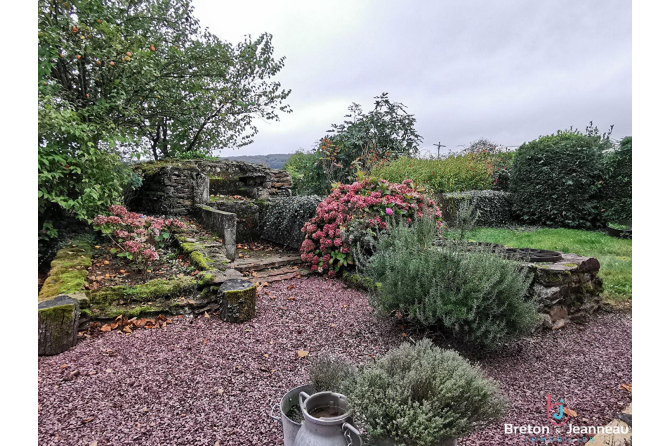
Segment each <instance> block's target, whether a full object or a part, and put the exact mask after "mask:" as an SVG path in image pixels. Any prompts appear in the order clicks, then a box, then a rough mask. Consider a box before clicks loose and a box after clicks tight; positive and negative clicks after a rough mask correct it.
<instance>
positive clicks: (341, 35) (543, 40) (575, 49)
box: [195, 0, 632, 155]
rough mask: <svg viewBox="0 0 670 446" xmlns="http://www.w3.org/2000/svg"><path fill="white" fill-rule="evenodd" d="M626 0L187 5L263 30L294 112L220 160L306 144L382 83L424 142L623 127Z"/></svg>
mask: <svg viewBox="0 0 670 446" xmlns="http://www.w3.org/2000/svg"><path fill="white" fill-rule="evenodd" d="M631 9H632V8H631V3H630V2H629V1H600V0H599V1H588V2H584V1H577V0H572V1H552V2H541V1H540V2H539V1H535V0H533V1H510V2H492V1H472V0H471V1H467V2H463V1H457V2H453V1H431V2H428V1H421V2H410V1H366V2H363V1H341V0H339V1H330V2H328V1H319V2H314V1H300V2H298V1H291V2H280V1H247V2H244V4H242V2H238V3H236V4H234V5H231V4H229V3H228V2H214V1H206V0H196V1H195V13H196V16H197V17H199V18H200V20H201V22H202V23H203V25H205V26H208V27H210V29H211V30H212V31H213V32H214V33H216V34H217V35H218V36H219V37H221V38H223V39H225V40H229V41H231V42H237V41H239V40H241V39H242V37H243V35H244V34H251V35H252V36H257V35H258V34H260V33H261V32H264V31H267V32H269V33H271V34H272V35H273V43H274V46H275V54H276V55H277V56H286V66H285V68H284V69H283V70H282V72H281V73H280V74H279V75H278V77H277V78H278V80H280V81H281V83H282V85H283V86H284V87H285V88H290V89H292V90H293V92H292V94H291V96H290V97H289V100H288V103H289V104H290V105H291V107H292V108H293V110H294V112H293V113H292V114H290V115H284V116H282V118H281V121H279V122H272V123H263V122H258V127H259V130H260V132H259V134H258V135H257V137H256V138H255V142H254V144H252V145H250V146H247V147H245V148H242V149H240V150H235V151H233V150H231V149H226V150H223V151H222V152H221V153H222V154H223V155H226V154H233V153H235V154H262V153H287V152H293V151H295V150H297V149H300V148H302V149H309V148H311V147H313V145H314V142H315V141H316V140H317V139H318V138H319V137H321V136H323V135H324V132H325V130H327V129H328V128H329V127H330V124H332V123H335V122H341V121H342V119H343V116H344V114H346V111H347V110H346V109H347V106H348V105H349V104H350V103H351V102H358V103H361V104H362V105H363V106H364V108H365V109H370V108H371V107H372V103H373V97H374V96H376V95H378V94H380V93H381V92H383V91H387V92H389V94H390V98H391V99H392V100H394V101H399V102H402V103H404V104H405V105H406V106H407V107H408V110H409V112H410V113H413V114H414V115H416V118H417V130H418V132H419V133H420V134H421V135H422V136H423V137H424V148H426V149H428V148H432V149H434V147H432V144H433V143H437V142H438V141H441V142H442V144H446V145H447V146H448V147H449V148H452V149H455V148H457V146H459V145H464V144H467V143H469V142H471V141H474V140H475V139H477V138H480V137H486V138H489V139H491V140H493V141H496V142H499V143H501V144H505V145H510V146H517V145H520V144H521V143H523V142H524V141H528V140H531V139H534V138H536V137H537V136H539V135H541V134H548V133H552V132H554V131H556V130H557V129H562V128H567V127H570V126H571V125H573V126H576V127H579V128H582V129H583V128H584V127H585V126H586V124H587V123H588V121H590V120H593V121H594V123H595V124H596V125H598V126H599V127H600V128H601V129H605V128H607V127H608V126H609V125H610V124H614V136H615V137H616V138H620V137H623V136H625V135H630V134H631V133H632V10H631Z"/></svg>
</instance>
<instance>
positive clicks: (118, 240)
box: [93, 205, 186, 266]
mask: <svg viewBox="0 0 670 446" xmlns="http://www.w3.org/2000/svg"><path fill="white" fill-rule="evenodd" d="M109 211H110V212H111V213H112V215H109V216H105V215H98V216H97V217H95V218H94V219H93V227H94V228H95V229H96V230H98V231H100V232H102V233H103V234H105V235H107V236H108V237H109V238H110V239H111V240H112V241H113V242H114V244H115V245H116V246H117V247H116V248H112V250H111V253H112V254H116V255H117V256H119V257H125V258H127V259H129V260H131V261H133V262H135V263H136V264H138V265H139V266H146V264H148V263H151V262H153V261H155V260H158V252H156V248H157V247H163V246H166V245H168V244H170V243H171V242H172V237H173V234H174V233H175V232H178V231H180V230H182V229H184V228H185V227H186V225H185V224H184V223H183V222H181V221H179V220H173V219H167V220H164V219H162V218H155V217H148V216H145V215H140V214H136V213H135V212H129V211H128V210H127V209H126V208H125V207H123V206H120V205H112V206H110V207H109Z"/></svg>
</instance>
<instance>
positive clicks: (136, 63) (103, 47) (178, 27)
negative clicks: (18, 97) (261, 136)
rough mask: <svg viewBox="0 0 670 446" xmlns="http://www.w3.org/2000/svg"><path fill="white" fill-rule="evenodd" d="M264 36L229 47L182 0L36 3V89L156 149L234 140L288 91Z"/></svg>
mask: <svg viewBox="0 0 670 446" xmlns="http://www.w3.org/2000/svg"><path fill="white" fill-rule="evenodd" d="M272 53H273V47H272V36H270V35H269V34H262V35H261V36H260V37H258V38H257V39H252V38H251V37H247V38H245V40H244V42H241V43H239V44H237V45H236V46H233V45H231V44H230V43H227V42H223V41H221V40H220V39H219V38H217V37H216V36H215V35H213V34H212V33H211V32H209V31H208V30H207V29H204V30H203V29H202V28H201V27H200V24H199V22H198V20H197V19H196V18H195V17H194V16H193V7H192V6H191V4H190V0H177V1H174V0H139V1H132V0H92V1H79V0H74V1H72V2H67V1H66V2H63V1H62V0H41V1H40V2H39V56H38V58H39V67H40V70H39V73H40V91H41V92H42V93H44V94H49V95H51V96H54V97H56V98H57V100H58V101H63V102H66V103H68V104H70V105H71V106H72V109H73V110H74V111H75V112H77V113H80V114H81V115H82V116H83V117H85V119H84V121H86V122H98V123H107V124H108V126H109V127H111V128H113V129H114V131H115V132H117V133H119V134H121V135H125V136H127V137H129V138H130V139H131V141H128V144H126V145H125V148H126V150H127V151H130V152H135V151H137V143H138V142H140V143H142V147H144V148H147V149H149V150H150V152H151V154H152V155H153V157H154V158H156V159H158V158H159V157H168V156H171V155H174V154H176V153H179V152H193V151H205V152H210V151H211V150H212V149H214V148H217V147H240V146H243V145H246V144H249V143H250V142H252V139H251V138H252V137H253V136H254V135H255V134H256V133H257V129H256V127H255V126H254V125H253V118H254V117H261V118H263V119H266V120H277V119H278V114H277V113H278V111H286V112H290V109H289V107H288V106H287V105H284V104H282V102H283V100H285V99H286V98H287V97H288V95H289V93H290V91H285V90H281V85H280V84H279V83H278V82H273V81H270V80H269V79H270V78H271V77H272V76H274V75H275V74H277V72H279V70H281V68H282V67H283V66H284V58H280V59H278V60H275V59H274V58H273V56H272Z"/></svg>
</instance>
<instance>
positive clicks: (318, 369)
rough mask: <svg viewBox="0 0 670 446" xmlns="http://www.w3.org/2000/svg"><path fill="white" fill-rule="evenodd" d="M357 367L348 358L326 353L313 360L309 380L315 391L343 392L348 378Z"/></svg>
mask: <svg viewBox="0 0 670 446" xmlns="http://www.w3.org/2000/svg"><path fill="white" fill-rule="evenodd" d="M355 371H356V370H355V368H354V366H352V365H351V364H350V363H349V362H347V361H346V360H343V359H342V358H337V357H335V356H333V355H330V354H326V355H320V356H317V357H316V358H315V359H313V360H312V364H311V367H310V369H309V382H310V383H311V384H312V389H313V390H314V392H326V391H328V392H338V393H343V392H344V387H345V385H346V382H347V380H349V379H351V377H352V376H353V375H354V373H355Z"/></svg>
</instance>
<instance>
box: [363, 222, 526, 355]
mask: <svg viewBox="0 0 670 446" xmlns="http://www.w3.org/2000/svg"><path fill="white" fill-rule="evenodd" d="M435 230H436V225H435V223H434V222H433V221H431V220H430V219H421V220H419V221H417V222H416V223H415V225H413V226H412V227H409V228H408V227H406V226H404V225H400V226H395V227H393V228H392V229H391V230H389V231H388V234H387V235H383V236H382V237H380V238H379V242H378V244H377V247H376V250H375V254H374V255H373V256H372V257H371V258H370V260H369V262H368V263H367V265H366V266H365V269H364V271H365V273H366V275H368V276H369V277H370V278H371V279H372V280H373V281H374V282H379V283H381V288H379V289H377V290H375V291H374V293H373V295H372V299H371V301H372V304H373V306H374V307H375V308H376V309H377V310H378V312H379V313H381V314H389V313H390V312H393V311H398V312H399V313H400V314H401V315H402V316H403V317H404V318H406V319H407V320H408V321H411V322H416V323H419V324H421V325H425V326H430V325H439V326H441V327H443V328H445V329H447V330H449V331H450V332H451V333H452V334H453V335H454V336H455V337H456V338H459V339H460V340H462V341H464V342H467V343H470V344H474V345H478V346H482V347H488V348H495V347H497V346H498V345H499V343H500V342H501V341H505V340H507V339H510V338H512V337H515V336H519V335H523V334H526V333H528V332H529V331H530V330H531V329H532V328H533V327H534V325H535V322H536V318H537V308H536V307H537V305H536V303H535V302H534V301H532V300H529V299H528V298H526V297H525V296H526V293H527V291H528V287H529V285H530V279H531V278H530V277H529V276H528V274H527V273H526V271H524V269H523V267H522V265H520V264H519V263H516V262H512V261H509V260H505V259H504V258H503V257H502V256H501V255H498V254H497V253H494V252H491V251H490V250H485V249H483V248H482V249H477V248H473V247H471V246H468V245H467V244H461V243H459V242H456V241H453V242H451V241H449V242H447V243H443V244H441V245H440V246H435V245H433V244H432V243H433V240H434V234H435Z"/></svg>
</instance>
